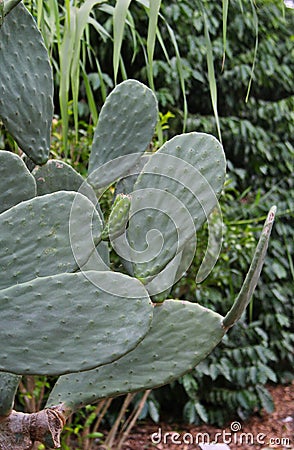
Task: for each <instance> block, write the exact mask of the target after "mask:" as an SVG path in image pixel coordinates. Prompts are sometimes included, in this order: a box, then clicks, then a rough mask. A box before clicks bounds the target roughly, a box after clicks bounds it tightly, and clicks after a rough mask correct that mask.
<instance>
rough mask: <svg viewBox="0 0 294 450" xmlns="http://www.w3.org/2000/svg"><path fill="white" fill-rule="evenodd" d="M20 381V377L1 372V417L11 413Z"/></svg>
mask: <svg viewBox="0 0 294 450" xmlns="http://www.w3.org/2000/svg"><path fill="white" fill-rule="evenodd" d="M20 380H21V376H19V375H15V374H13V373H6V372H2V373H1V372H0V417H1V416H2V417H3V416H7V415H8V414H9V413H10V412H11V410H12V407H13V404H14V398H15V394H16V391H17V388H18V385H19V382H20Z"/></svg>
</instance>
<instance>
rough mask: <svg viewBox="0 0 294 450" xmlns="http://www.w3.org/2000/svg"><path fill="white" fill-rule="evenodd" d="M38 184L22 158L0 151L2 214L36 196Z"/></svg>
mask: <svg viewBox="0 0 294 450" xmlns="http://www.w3.org/2000/svg"><path fill="white" fill-rule="evenodd" d="M36 193H37V192H36V182H35V179H34V177H33V176H32V175H31V174H30V172H29V171H28V169H27V168H26V165H25V163H24V162H23V161H22V160H21V158H20V157H19V156H17V155H15V154H14V153H11V152H6V151H0V213H2V212H4V211H6V210H7V209H9V208H11V207H12V206H15V205H17V204H18V203H20V202H22V201H24V200H28V199H30V198H33V197H35V196H36Z"/></svg>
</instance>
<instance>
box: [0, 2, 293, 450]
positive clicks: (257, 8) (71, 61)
mask: <svg viewBox="0 0 294 450" xmlns="http://www.w3.org/2000/svg"><path fill="white" fill-rule="evenodd" d="M25 3H26V4H27V6H28V7H29V8H30V9H31V11H32V12H33V13H34V14H35V15H36V19H37V20H38V23H39V26H40V28H41V30H42V33H43V35H44V38H45V42H46V45H47V47H48V49H49V52H50V55H51V60H52V64H53V67H54V69H55V93H56V94H55V95H56V102H55V104H56V108H55V113H56V119H55V120H54V124H53V136H52V155H53V156H54V157H58V158H64V159H66V161H68V162H70V163H71V164H73V165H74V166H75V167H76V168H78V169H79V170H80V172H81V173H83V172H84V171H85V164H86V161H87V156H88V152H89V142H91V138H92V134H93V125H95V123H96V122H97V120H98V116H99V110H100V108H101V105H102V104H103V101H104V99H105V97H106V95H107V93H108V92H109V91H110V90H111V89H112V87H113V86H114V83H115V79H117V80H120V79H123V78H127V77H130V78H131V77H132V78H136V79H139V80H140V81H143V82H145V83H147V84H149V85H151V86H152V87H153V88H154V89H155V92H156V94H157V97H158V100H159V105H160V110H161V113H162V115H161V125H160V126H159V127H158V132H157V136H156V137H155V141H154V145H155V146H158V145H160V143H161V142H162V140H163V139H167V138H168V137H171V136H173V135H175V134H176V133H177V132H178V131H180V130H182V128H183V122H184V123H185V126H186V129H187V130H188V131H189V130H194V131H204V132H208V133H212V134H214V135H216V136H217V135H218V129H217V120H218V121H219V127H220V131H221V137H222V141H223V145H224V148H225V152H226V156H227V159H228V161H229V167H228V179H227V183H226V188H225V191H224V194H223V197H222V200H221V205H222V210H223V218H224V220H225V223H224V239H223V247H222V252H221V255H220V258H219V260H218V263H217V265H216V266H215V268H214V270H213V272H212V273H211V274H210V276H209V277H208V278H207V279H206V280H205V281H204V282H203V283H202V284H201V285H198V284H196V282H195V277H196V273H197V268H198V267H199V265H200V263H201V257H202V256H203V252H204V251H205V244H206V241H207V234H206V230H205V229H204V230H202V231H201V233H199V234H198V236H197V242H198V250H197V254H196V255H195V259H194V263H193V265H192V266H191V268H190V270H189V271H188V272H187V273H186V275H185V277H184V278H183V279H182V280H181V281H180V282H179V283H178V284H177V285H176V286H175V288H174V292H173V295H174V296H177V297H178V298H182V299H186V300H190V301H197V302H199V303H201V304H202V305H204V306H207V307H210V308H212V309H214V310H216V311H218V312H219V313H221V314H224V313H225V312H226V311H227V310H228V309H229V307H230V305H231V304H232V302H233V299H234V296H235V293H236V292H237V291H238V288H239V286H240V284H241V280H242V279H243V277H244V273H246V271H247V268H248V264H249V261H250V258H251V256H252V253H253V249H254V247H255V243H256V239H257V236H258V232H259V230H260V226H261V224H262V222H263V220H264V216H265V214H266V211H267V210H268V209H269V207H270V206H271V205H272V204H276V205H277V206H278V220H277V223H276V225H275V229H274V236H273V239H272V240H271V244H270V249H269V256H268V258H267V262H266V266H265V268H264V270H263V274H262V281H261V282H260V283H259V286H258V289H257V291H256V293H255V295H254V299H253V301H252V303H251V307H250V309H249V310H248V312H247V314H246V316H244V317H243V320H242V321H240V322H239V324H237V325H236V326H235V327H234V329H232V330H231V331H230V333H229V334H228V335H227V336H226V337H225V338H224V340H223V342H222V344H221V345H219V346H218V347H217V348H216V350H215V351H214V352H213V353H212V354H211V355H210V356H209V357H208V358H207V359H206V360H205V361H204V362H203V363H202V364H200V365H199V366H198V367H197V368H196V369H195V370H194V371H193V372H192V373H191V374H189V375H186V376H184V377H183V378H182V379H181V380H178V382H175V383H173V384H172V385H170V386H167V387H164V388H161V389H157V390H155V391H153V392H152V393H151V394H150V395H149V397H148V399H147V401H146V402H145V403H144V407H143V409H142V411H141V417H146V416H147V415H148V414H149V415H150V416H151V417H152V418H153V420H155V421H157V420H159V418H160V417H162V416H163V417H164V414H165V412H166V411H169V413H170V412H173V413H174V417H177V418H179V416H180V417H183V418H184V420H186V421H188V422H191V423H192V422H193V423H199V422H201V421H205V422H210V423H215V424H218V425H222V424H223V423H225V422H226V421H228V420H230V419H232V418H236V415H238V416H239V417H240V418H241V419H245V418H246V417H248V415H249V414H251V413H252V412H254V411H259V410H261V408H263V407H264V408H266V410H268V411H271V410H272V408H273V404H272V400H271V397H270V395H269V393H268V391H267V389H266V385H267V384H268V383H269V382H270V383H280V382H287V381H289V379H290V378H291V376H292V374H291V367H293V341H294V335H293V332H292V330H291V323H293V281H294V264H293V253H294V249H293V245H294V244H293V242H294V232H293V216H294V185H293V170H294V167H293V163H294V158H293V156H294V147H293V146H294V142H293V136H294V112H293V111H294V109H293V107H294V92H293V86H294V83H293V81H294V80H293V73H294V50H293V40H294V36H293V29H294V27H293V25H294V14H293V11H294V10H290V9H288V8H285V7H284V5H283V2H282V1H280V0H257V1H256V2H255V3H253V1H248V2H247V1H246V2H245V1H242V0H231V1H230V2H229V8H228V16H227V17H226V15H225V13H226V9H225V5H226V4H227V3H228V2H226V1H223V2H222V3H221V2H208V1H203V2H202V1H198V0H192V1H191V0H189V1H188V0H179V1H169V2H167V1H162V3H161V8H160V15H158V14H157V11H153V12H152V11H151V10H149V9H148V8H147V7H146V5H147V6H148V2H147V3H146V2H144V1H133V2H131V3H130V5H129V9H128V10H126V11H125V16H124V17H125V20H126V21H124V20H123V21H122V22H121V23H118V22H117V21H116V22H115V20H117V19H115V11H116V10H115V6H116V4H117V2H115V1H114V0H113V1H109V2H107V3H106V4H100V3H101V2H97V1H87V2H77V1H76V2H69V1H65V2H57V1H55V0H50V1H46V2H43V1H40V0H39V1H37V0H34V1H33V0H30V1H29V0H28V1H26V2H25ZM85 5H86V6H88V9H87V10H86V7H85ZM74 17H75V18H77V19H76V20H77V22H74V19H73V18H74ZM155 19H156V20H155ZM74 24H75V26H76V27H77V28H76V29H75V30H73V26H74ZM77 24H80V28H79V27H78V26H77ZM205 24H206V26H207V30H206V32H205ZM124 25H125V26H124ZM123 27H124V33H122V30H123ZM152 27H153V33H152ZM114 30H116V31H114ZM207 31H208V33H207ZM224 32H225V33H224ZM115 33H116V34H115ZM155 34H156V36H157V40H156V41H154V40H152V39H151V38H152V36H153V37H154V36H155ZM114 35H115V39H114ZM73 36H75V39H74V41H73V42H71V39H72V37H73ZM123 37H124V39H123V41H122V38H123ZM208 37H209V39H208ZM210 45H211V47H210ZM68 46H69V47H68ZM69 48H70V51H69V50H68V49H69ZM209 50H211V53H210V51H209ZM114 54H115V55H116V58H113V55H114ZM208 54H209V55H211V57H213V61H212V60H210V61H209V60H208V57H207V55H208ZM211 63H213V68H214V73H213V74H212V73H211V70H210V71H209V70H208V66H209V64H210V68H211ZM212 75H213V76H212ZM214 79H215V82H216V86H217V91H216V94H217V96H216V97H215V98H214V99H213V96H212V92H213V87H214V86H213V81H214ZM213 100H214V102H216V100H217V104H216V103H213ZM215 108H217V112H218V114H217V115H216V109H215ZM187 111H188V113H187ZM216 119H217V120H216ZM0 144H1V148H4V145H5V146H6V147H7V146H10V147H12V146H13V144H12V143H11V141H10V139H9V136H7V135H3V133H2V137H1V135H0ZM216 220H217V219H216ZM53 382H54V380H37V382H34V383H32V380H27V381H26V383H24V385H23V386H22V392H21V394H20V397H19V402H21V403H23V406H24V408H27V409H28V408H31V409H34V408H35V407H36V405H31V404H30V405H29V402H28V399H30V398H34V397H36V398H42V396H43V395H46V394H45V392H46V389H47V387H48V386H50V383H53ZM141 396H142V394H138V395H137V396H135V397H134V398H132V400H131V402H132V404H133V405H136V404H138V403H140V399H141ZM121 402H122V400H119V399H118V400H116V401H115V402H113V403H112V405H111V407H109V405H108V409H107V412H106V413H105V415H104V416H103V417H104V421H105V420H108V421H109V423H113V422H114V421H115V417H117V414H118V410H119V408H120V407H121ZM93 413H95V409H92V408H89V409H88V410H87V411H83V412H82V413H81V416H79V417H78V418H74V419H73V425H69V432H71V433H72V432H73V433H76V434H78V433H79V431H80V427H81V425H80V424H81V423H83V424H85V423H87V427H88V428H87V431H88V432H90V431H91V430H92V431H93V426H92V424H93V421H94V419H93ZM96 413H97V411H96ZM97 414H98V413H97ZM125 414H126V415H127V413H126V412H125ZM94 416H95V414H94ZM85 417H87V418H88V419H85ZM90 418H91V420H92V422H91V420H90ZM87 420H88V422H87ZM85 421H86V422H85ZM91 426H92V428H91ZM94 428H95V427H94ZM96 428H97V427H96ZM64 448H66V444H64Z"/></svg>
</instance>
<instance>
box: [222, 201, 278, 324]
mask: <svg viewBox="0 0 294 450" xmlns="http://www.w3.org/2000/svg"><path fill="white" fill-rule="evenodd" d="M275 214H276V206H273V207H272V208H271V209H270V211H269V213H268V216H267V218H266V221H265V224H264V226H263V230H262V232H261V235H260V238H259V241H258V244H257V247H256V250H255V252H254V255H253V259H252V262H251V265H250V268H249V270H248V273H247V275H246V278H245V280H244V283H243V285H242V287H241V290H240V292H239V294H238V296H237V298H236V300H235V302H234V304H233V306H232V308H231V309H230V311H229V312H228V314H227V315H226V317H225V318H224V321H223V325H224V327H225V328H227V329H228V328H230V327H232V326H233V325H234V323H236V322H237V321H238V320H239V319H240V317H241V316H242V314H243V312H244V311H245V308H246V307H247V305H248V303H249V302H250V300H251V297H252V295H253V292H254V290H255V288H256V285H257V282H258V280H259V277H260V273H261V269H262V266H263V264H264V260H265V256H266V252H267V247H268V243H269V239H270V234H271V230H272V226H273V223H274V220H275Z"/></svg>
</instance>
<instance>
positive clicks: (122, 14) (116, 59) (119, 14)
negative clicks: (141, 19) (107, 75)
mask: <svg viewBox="0 0 294 450" xmlns="http://www.w3.org/2000/svg"><path fill="white" fill-rule="evenodd" d="M130 3H131V0H117V2H116V5H115V8H114V11H113V73H114V82H115V84H116V83H117V74H118V68H119V64H120V56H121V46H122V41H123V35H124V28H125V23H126V17H127V12H128V9H129V6H130Z"/></svg>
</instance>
